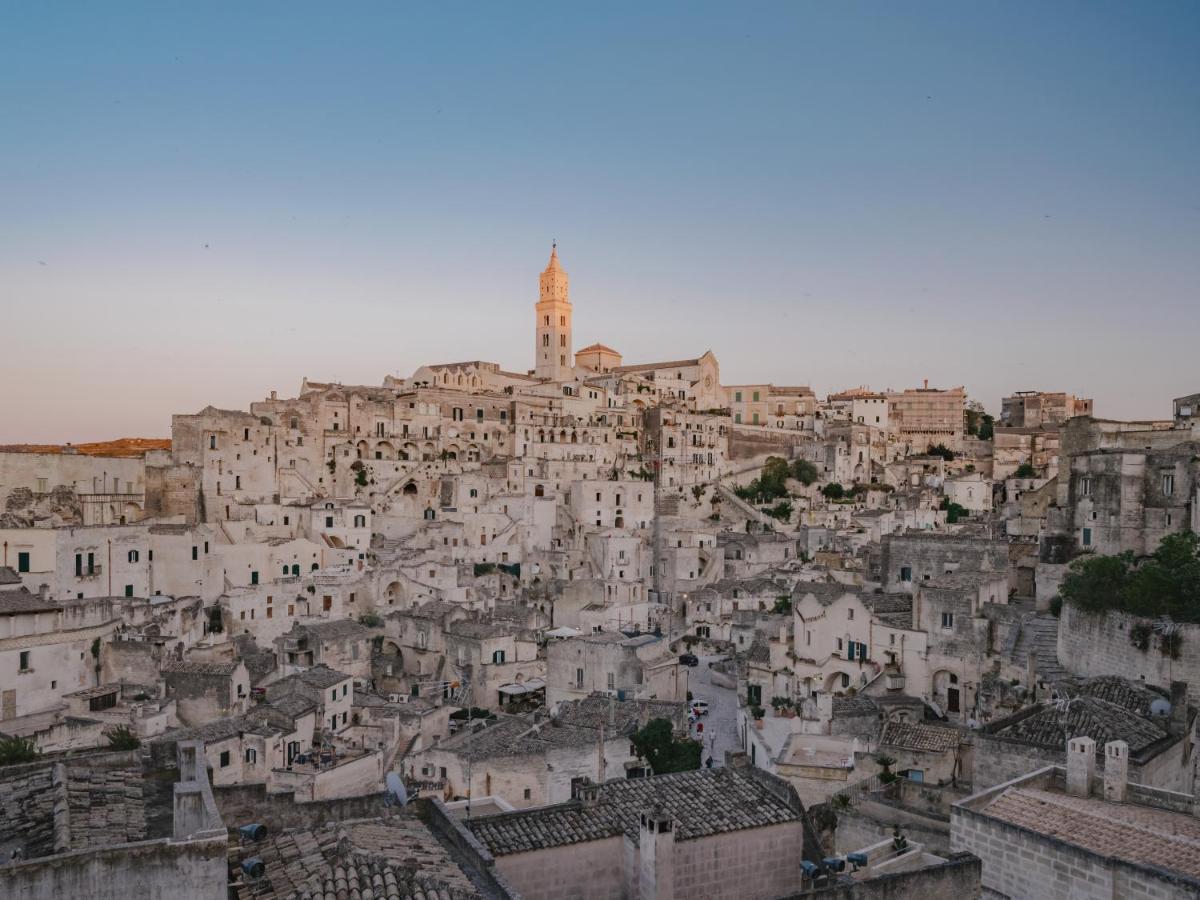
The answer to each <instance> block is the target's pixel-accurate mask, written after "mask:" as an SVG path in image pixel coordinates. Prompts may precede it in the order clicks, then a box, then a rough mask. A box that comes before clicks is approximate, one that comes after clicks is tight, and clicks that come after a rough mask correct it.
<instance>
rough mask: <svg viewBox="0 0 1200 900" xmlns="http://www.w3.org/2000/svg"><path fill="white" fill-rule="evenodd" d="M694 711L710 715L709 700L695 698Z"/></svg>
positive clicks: (700, 714)
mask: <svg viewBox="0 0 1200 900" xmlns="http://www.w3.org/2000/svg"><path fill="white" fill-rule="evenodd" d="M692 712H694V713H695V714H696V715H698V716H707V715H708V701H707V700H693V701H692Z"/></svg>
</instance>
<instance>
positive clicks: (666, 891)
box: [637, 803, 675, 900]
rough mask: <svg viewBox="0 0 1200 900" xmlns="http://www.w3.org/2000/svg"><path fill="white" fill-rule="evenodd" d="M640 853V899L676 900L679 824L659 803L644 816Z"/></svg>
mask: <svg viewBox="0 0 1200 900" xmlns="http://www.w3.org/2000/svg"><path fill="white" fill-rule="evenodd" d="M638 850H639V854H638V856H639V859H638V870H639V871H638V873H637V875H638V884H639V887H640V888H641V890H640V891H639V893H638V896H639V897H640V898H641V900H675V822H674V820H672V818H671V816H670V815H669V814H668V813H667V812H666V811H665V810H663V808H662V807H661V806H660V805H658V804H657V803H656V804H655V805H654V807H653V808H651V809H650V810H648V811H646V812H643V813H642V823H641V830H640V831H639V833H638Z"/></svg>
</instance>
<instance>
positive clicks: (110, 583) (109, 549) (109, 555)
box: [108, 538, 112, 597]
mask: <svg viewBox="0 0 1200 900" xmlns="http://www.w3.org/2000/svg"><path fill="white" fill-rule="evenodd" d="M108 596H110V597H111V596H112V538H109V539H108Z"/></svg>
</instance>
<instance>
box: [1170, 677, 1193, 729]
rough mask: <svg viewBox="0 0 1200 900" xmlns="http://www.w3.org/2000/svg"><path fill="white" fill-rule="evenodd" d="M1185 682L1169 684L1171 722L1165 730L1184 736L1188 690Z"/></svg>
mask: <svg viewBox="0 0 1200 900" xmlns="http://www.w3.org/2000/svg"><path fill="white" fill-rule="evenodd" d="M1187 687H1188V686H1187V682H1186V681H1172V682H1171V721H1170V722H1169V723H1168V724H1167V730H1168V731H1170V732H1171V734H1186V733H1187V723H1188V690H1187Z"/></svg>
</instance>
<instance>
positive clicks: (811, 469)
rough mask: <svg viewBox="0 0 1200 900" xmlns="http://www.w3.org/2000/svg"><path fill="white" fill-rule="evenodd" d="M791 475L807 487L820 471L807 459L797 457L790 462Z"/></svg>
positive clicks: (817, 476)
mask: <svg viewBox="0 0 1200 900" xmlns="http://www.w3.org/2000/svg"><path fill="white" fill-rule="evenodd" d="M792 477H793V478H795V479H796V480H797V481H798V482H800V483H801V484H802V485H804V486H805V487H807V486H808V485H810V484H812V483H813V482H814V481H816V480H817V478H819V477H820V473H819V472H818V471H817V467H816V466H815V465H814V464H813V463H811V462H809V461H808V460H807V459H798V460H796V461H795V462H793V463H792Z"/></svg>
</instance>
